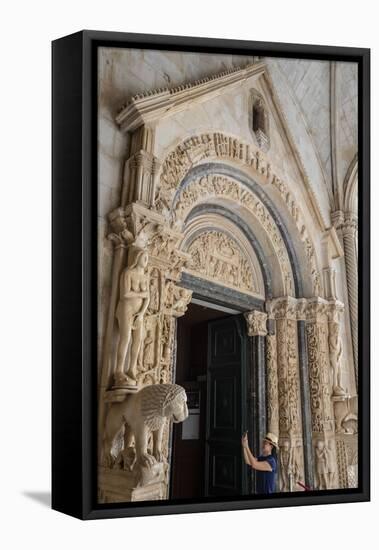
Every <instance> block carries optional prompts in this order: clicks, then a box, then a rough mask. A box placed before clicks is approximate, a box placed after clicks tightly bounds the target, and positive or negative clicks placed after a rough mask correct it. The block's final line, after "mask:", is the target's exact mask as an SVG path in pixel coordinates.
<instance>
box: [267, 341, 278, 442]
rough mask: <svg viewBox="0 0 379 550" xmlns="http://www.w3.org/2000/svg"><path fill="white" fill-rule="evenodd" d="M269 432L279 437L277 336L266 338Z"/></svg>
mask: <svg viewBox="0 0 379 550" xmlns="http://www.w3.org/2000/svg"><path fill="white" fill-rule="evenodd" d="M266 372H267V430H268V431H269V432H271V433H274V434H277V435H279V402H278V399H279V396H278V365H277V346H276V335H275V334H268V335H267V338H266Z"/></svg>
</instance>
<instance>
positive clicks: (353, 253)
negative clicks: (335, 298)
mask: <svg viewBox="0 0 379 550" xmlns="http://www.w3.org/2000/svg"><path fill="white" fill-rule="evenodd" d="M357 231H358V221H357V218H356V217H355V216H354V215H353V214H349V213H346V214H345V221H344V223H343V225H342V236H343V246H344V253H345V267H346V280H347V292H348V297H349V312H350V327H351V339H352V343H353V355H354V370H355V382H356V386H357V389H358V253H357Z"/></svg>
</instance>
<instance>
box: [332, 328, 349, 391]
mask: <svg viewBox="0 0 379 550" xmlns="http://www.w3.org/2000/svg"><path fill="white" fill-rule="evenodd" d="M329 355H330V366H331V369H332V377H333V378H332V379H333V395H336V396H340V395H345V393H346V392H345V391H344V389H343V388H342V386H341V376H342V339H341V333H340V327H339V323H335V322H334V323H330V325H329Z"/></svg>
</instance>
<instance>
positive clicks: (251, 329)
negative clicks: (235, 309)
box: [244, 311, 278, 434]
mask: <svg viewBox="0 0 379 550" xmlns="http://www.w3.org/2000/svg"><path fill="white" fill-rule="evenodd" d="M244 315H245V319H246V322H247V330H248V335H249V336H266V335H267V313H265V312H264V311H249V312H248V313H245V314H244ZM274 433H275V434H277V433H278V432H274Z"/></svg>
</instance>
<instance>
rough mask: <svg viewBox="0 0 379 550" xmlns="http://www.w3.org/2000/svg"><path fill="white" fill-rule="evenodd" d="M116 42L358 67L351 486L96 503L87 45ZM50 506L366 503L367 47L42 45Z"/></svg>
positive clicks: (172, 41)
mask: <svg viewBox="0 0 379 550" xmlns="http://www.w3.org/2000/svg"><path fill="white" fill-rule="evenodd" d="M99 46H116V47H117V46H119V47H128V48H154V49H166V50H180V51H195V52H205V53H233V54H236V55H237V54H241V55H264V56H272V57H288V58H308V59H317V60H322V59H324V60H336V61H353V62H357V63H358V81H359V102H358V112H359V140H358V150H359V161H358V174H359V175H358V177H359V197H358V200H359V222H358V223H359V226H358V227H359V365H360V368H359V388H360V390H359V391H360V396H361V397H360V399H359V480H360V482H359V487H358V488H357V489H338V490H326V491H322V492H317V491H311V492H304V493H292V494H283V495H281V494H274V495H267V496H265V497H263V496H259V497H258V496H256V497H255V496H252V495H251V496H249V497H239V498H238V499H235V500H234V499H230V498H219V499H217V500H214V501H213V500H212V501H211V500H207V501H204V502H203V501H202V502H199V501H198V502H191V501H178V502H175V501H171V500H170V501H158V502H146V503H129V504H112V505H111V504H107V505H100V504H97V503H96V460H97V452H96V425H97V423H96V414H97V413H96V408H97V407H96V384H97V380H96V378H97V372H96V366H95V365H96V353H97V352H96V349H97V319H96V318H97V305H96V300H97V275H96V269H97V255H96V247H97V229H96V224H97V215H96V212H97V55H96V54H97V48H98V47H99ZM52 75H53V77H52V97H53V106H52V115H53V122H52V157H53V168H52V180H53V196H52V213H53V225H52V232H53V249H52V258H53V263H52V279H53V290H52V302H53V311H52V325H53V327H52V345H53V353H52V376H53V382H52V507H53V509H55V510H58V511H60V512H64V513H66V514H69V515H72V516H75V517H77V518H81V519H98V518H116V517H127V516H146V515H156V514H176V513H188V512H206V511H207V512H208V511H219V510H242V509H254V508H267V507H281V506H300V505H315V504H328V503H342V502H362V501H368V500H369V499H370V50H369V49H363V48H347V47H336V46H315V45H312V46H311V45H302V44H283V43H268V42H252V41H243V40H225V39H210V38H196V37H179V36H160V35H144V34H129V33H116V32H101V31H90V30H86V31H81V32H78V33H76V34H72V35H70V36H66V37H63V38H61V39H58V40H55V41H54V42H53V43H52Z"/></svg>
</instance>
